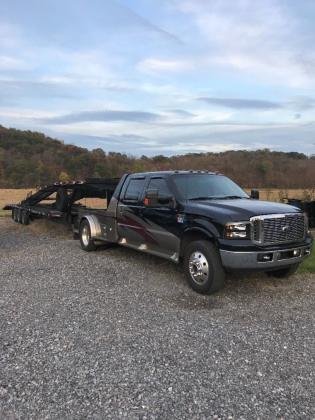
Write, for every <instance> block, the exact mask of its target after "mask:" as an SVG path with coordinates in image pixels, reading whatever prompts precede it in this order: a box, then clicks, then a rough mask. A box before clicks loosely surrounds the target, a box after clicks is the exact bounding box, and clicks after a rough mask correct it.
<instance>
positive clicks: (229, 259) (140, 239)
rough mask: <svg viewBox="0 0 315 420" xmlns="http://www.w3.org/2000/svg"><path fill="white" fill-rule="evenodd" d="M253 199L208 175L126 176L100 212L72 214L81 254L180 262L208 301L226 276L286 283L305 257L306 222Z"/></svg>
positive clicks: (289, 210) (288, 209)
mask: <svg viewBox="0 0 315 420" xmlns="http://www.w3.org/2000/svg"><path fill="white" fill-rule="evenodd" d="M257 198H258V196H257V192H256V191H253V193H252V195H251V196H249V195H248V194H247V193H246V192H245V191H244V190H242V189H241V188H240V187H239V186H238V185H237V184H235V183H234V182H233V181H232V180H231V179H229V178H227V177H226V176H224V175H222V174H219V173H215V172H208V171H163V172H146V173H135V174H126V175H124V176H123V177H122V178H121V180H120V181H119V183H118V185H117V187H116V189H115V191H114V193H113V195H112V197H111V199H110V201H109V203H108V207H107V210H100V211H97V212H96V211H88V210H87V209H82V211H81V209H79V214H78V218H77V226H76V230H77V233H78V234H79V237H80V242H81V246H82V248H83V249H84V250H86V251H91V250H94V249H95V248H96V247H97V245H98V244H99V243H104V242H107V243H118V244H120V245H122V246H127V247H130V248H134V249H137V250H139V251H142V252H147V253H150V254H153V255H157V256H160V257H163V258H167V259H169V260H171V261H173V262H176V263H179V262H182V263H183V266H184V271H185V274H186V277H187V280H188V282H189V284H190V285H191V287H192V288H193V289H194V290H196V291H197V292H200V293H212V292H214V291H216V290H218V289H220V288H221V287H222V286H223V285H224V278H225V273H226V272H227V271H232V270H253V271H265V272H266V273H267V274H268V275H273V276H276V277H286V276H289V275H291V274H292V273H293V272H294V271H295V270H296V269H297V267H298V265H299V264H300V263H301V262H302V260H303V259H304V258H305V257H307V256H308V255H309V254H310V251H311V246H312V237H311V235H310V232H309V230H308V222H307V217H306V215H305V214H304V213H302V212H301V210H300V209H298V208H297V207H294V206H290V205H287V204H282V203H272V202H267V201H259V200H258V199H257Z"/></svg>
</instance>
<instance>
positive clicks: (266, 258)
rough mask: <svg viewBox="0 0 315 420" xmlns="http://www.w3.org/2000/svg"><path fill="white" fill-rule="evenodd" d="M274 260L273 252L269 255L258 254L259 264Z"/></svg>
mask: <svg viewBox="0 0 315 420" xmlns="http://www.w3.org/2000/svg"><path fill="white" fill-rule="evenodd" d="M272 259H273V254H272V252H269V253H268V254H258V256H257V260H258V261H259V262H268V261H272Z"/></svg>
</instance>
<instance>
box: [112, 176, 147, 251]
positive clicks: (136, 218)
mask: <svg viewBox="0 0 315 420" xmlns="http://www.w3.org/2000/svg"><path fill="white" fill-rule="evenodd" d="M144 185H145V177H144V176H143V177H137V176H134V177H130V179H129V180H127V183H126V186H124V187H123V189H122V191H121V196H120V200H119V203H118V209H117V210H118V211H117V230H118V235H119V243H120V244H122V245H130V246H133V247H140V246H141V244H143V243H145V235H146V234H145V229H144V226H143V219H142V214H143V209H144V205H143V201H142V193H143V189H144Z"/></svg>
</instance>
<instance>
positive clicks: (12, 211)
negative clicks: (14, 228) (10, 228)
mask: <svg viewBox="0 0 315 420" xmlns="http://www.w3.org/2000/svg"><path fill="white" fill-rule="evenodd" d="M11 218H12V220H14V221H15V208H13V209H12V210H11Z"/></svg>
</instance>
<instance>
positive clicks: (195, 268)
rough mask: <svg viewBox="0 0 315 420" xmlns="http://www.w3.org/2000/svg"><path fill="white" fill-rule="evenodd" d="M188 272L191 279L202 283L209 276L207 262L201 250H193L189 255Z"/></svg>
mask: <svg viewBox="0 0 315 420" xmlns="http://www.w3.org/2000/svg"><path fill="white" fill-rule="evenodd" d="M189 272H190V276H191V278H192V280H193V281H194V282H195V283H197V284H199V285H202V284H204V283H206V282H207V280H208V277H209V264H208V261H207V258H206V257H205V256H204V254H203V253H202V252H199V251H195V252H193V253H192V254H191V255H190V257H189Z"/></svg>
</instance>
